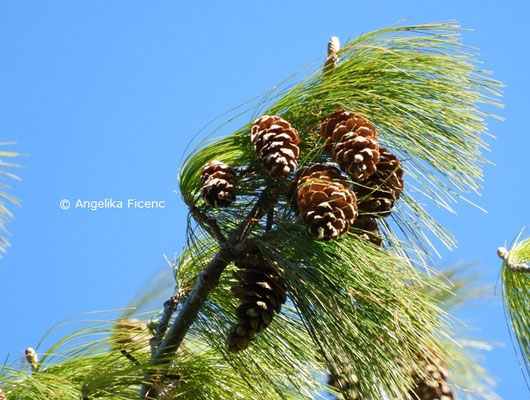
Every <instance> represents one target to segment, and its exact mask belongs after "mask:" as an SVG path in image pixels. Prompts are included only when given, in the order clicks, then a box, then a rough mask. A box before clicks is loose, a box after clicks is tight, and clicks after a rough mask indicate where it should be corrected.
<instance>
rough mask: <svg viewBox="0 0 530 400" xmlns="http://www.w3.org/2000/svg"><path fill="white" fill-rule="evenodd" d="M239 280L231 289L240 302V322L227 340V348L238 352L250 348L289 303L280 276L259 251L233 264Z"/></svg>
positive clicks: (255, 250) (252, 252)
mask: <svg viewBox="0 0 530 400" xmlns="http://www.w3.org/2000/svg"><path fill="white" fill-rule="evenodd" d="M234 263H235V265H236V267H237V268H238V270H237V271H235V272H234V278H235V279H236V280H237V281H238V283H237V285H235V286H233V287H232V293H233V294H234V297H236V298H237V299H239V300H240V305H239V307H238V308H237V312H236V314H237V317H238V321H237V323H236V324H235V325H234V326H233V327H232V328H231V329H230V334H229V335H228V337H227V339H226V343H227V345H228V349H229V350H230V351H232V352H238V351H240V350H244V349H246V348H247V347H248V345H249V343H250V341H251V340H252V339H253V338H254V335H255V334H256V333H258V332H262V331H264V330H265V329H266V328H267V327H268V326H269V325H270V323H271V322H272V319H273V318H274V315H275V314H276V313H279V312H280V310H281V308H282V304H284V303H285V300H286V287H285V284H284V283H283V281H282V278H281V277H280V274H279V273H278V270H277V269H276V268H274V267H273V266H272V265H270V264H269V262H268V261H267V260H266V259H265V258H264V257H263V255H262V254H261V253H260V252H259V250H257V249H253V250H251V251H249V252H248V253H247V254H246V255H245V256H244V257H242V258H240V259H238V260H236V261H234Z"/></svg>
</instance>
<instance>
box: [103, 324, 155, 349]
mask: <svg viewBox="0 0 530 400" xmlns="http://www.w3.org/2000/svg"><path fill="white" fill-rule="evenodd" d="M149 339H150V335H149V331H148V329H147V325H146V324H145V323H143V322H142V321H140V320H138V319H136V318H126V319H122V320H119V321H118V322H116V325H115V326H114V332H113V334H112V336H111V338H110V344H111V347H112V349H113V350H121V349H126V350H131V351H133V350H139V349H145V348H147V347H148V346H149Z"/></svg>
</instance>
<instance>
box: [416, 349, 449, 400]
mask: <svg viewBox="0 0 530 400" xmlns="http://www.w3.org/2000/svg"><path fill="white" fill-rule="evenodd" d="M420 363H421V365H422V367H423V368H424V373H425V375H426V376H427V377H423V376H420V375H415V378H414V381H415V382H414V387H413V388H412V389H411V390H410V391H409V395H410V397H411V399H415V400H416V399H417V400H454V399H455V395H454V393H453V390H452V389H451V387H450V386H449V384H448V383H447V379H448V372H447V369H446V368H445V366H444V364H443V362H442V361H440V360H437V361H436V363H432V362H431V361H428V360H426V359H425V358H424V357H421V356H420Z"/></svg>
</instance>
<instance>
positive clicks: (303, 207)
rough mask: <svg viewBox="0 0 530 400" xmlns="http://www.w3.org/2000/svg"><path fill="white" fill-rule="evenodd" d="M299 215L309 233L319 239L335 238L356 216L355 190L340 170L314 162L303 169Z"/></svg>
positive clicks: (299, 188)
mask: <svg viewBox="0 0 530 400" xmlns="http://www.w3.org/2000/svg"><path fill="white" fill-rule="evenodd" d="M296 203H297V209H298V216H299V218H300V220H301V221H302V222H303V223H304V224H305V225H306V226H307V233H308V234H309V235H311V236H313V237H316V238H317V239H323V240H330V239H335V238H337V237H339V236H340V235H342V234H343V233H345V232H347V231H348V230H349V229H350V226H351V224H352V223H353V222H354V221H355V218H357V203H356V198H355V193H354V192H353V190H351V189H350V186H349V183H348V181H347V180H346V179H345V178H344V176H343V175H342V174H341V172H340V170H339V169H337V168H335V167H332V166H326V165H323V164H314V165H312V166H310V167H309V168H307V170H305V171H303V172H302V177H301V178H300V179H299V182H298V193H297V196H296Z"/></svg>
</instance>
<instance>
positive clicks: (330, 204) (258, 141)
mask: <svg viewBox="0 0 530 400" xmlns="http://www.w3.org/2000/svg"><path fill="white" fill-rule="evenodd" d="M318 133H319V134H320V136H321V137H322V138H323V140H324V143H323V152H324V154H325V155H327V156H329V159H330V160H329V161H330V162H329V163H326V164H322V163H314V164H310V165H304V166H303V167H301V168H298V157H299V155H300V149H299V147H298V145H299V142H300V138H299V134H298V131H297V130H296V129H295V128H294V127H293V126H292V125H291V124H290V123H289V122H287V121H285V120H284V119H282V118H280V117H278V116H269V115H264V116H262V117H260V118H258V119H257V120H256V121H254V123H253V124H252V127H251V131H250V141H251V143H252V146H253V147H254V150H255V151H256V154H257V156H258V159H259V161H260V164H261V167H262V172H263V175H266V176H268V177H269V178H271V179H275V180H280V179H284V180H287V179H289V178H290V177H291V176H294V178H293V180H292V185H291V186H292V187H296V191H293V194H294V196H293V199H292V200H293V209H294V210H295V211H296V214H297V216H298V219H299V220H300V221H301V222H302V223H303V224H304V225H305V226H306V231H307V233H308V235H310V236H311V237H314V238H316V239H320V240H331V239H335V238H337V237H339V236H341V235H343V234H345V233H347V232H351V233H352V234H355V235H357V236H359V237H360V238H362V239H364V240H367V241H370V242H372V243H374V244H375V245H377V246H381V244H382V238H381V234H380V232H379V229H378V226H377V219H378V218H381V217H386V216H388V215H390V213H391V211H392V208H393V207H394V205H395V203H396V201H397V200H398V199H399V197H400V195H401V193H402V191H403V185H404V182H403V169H402V167H401V163H400V161H399V160H398V158H397V157H396V156H395V155H394V154H392V153H391V152H390V151H389V150H388V149H386V148H383V147H380V146H379V140H378V136H377V132H376V129H375V127H374V126H373V125H372V124H371V123H370V122H369V121H368V120H366V119H365V118H363V117H361V116H359V115H356V114H355V113H353V112H351V111H345V110H342V109H337V110H335V111H334V112H333V113H332V114H331V115H329V116H328V117H327V118H326V119H325V120H324V121H323V122H322V123H321V124H320V125H319V127H318ZM237 181H238V177H237V173H236V171H235V170H234V169H233V168H232V167H230V166H228V165H226V164H224V163H222V162H220V161H211V162H209V163H207V164H206V165H205V166H204V168H203V170H202V174H201V181H200V183H201V195H202V198H203V200H204V202H205V203H206V204H208V205H209V206H211V207H227V206H229V205H231V204H232V203H233V202H234V201H235V200H236V190H237ZM352 228H353V229H352ZM234 264H235V266H236V270H235V272H234V278H235V280H236V284H235V285H234V286H233V287H232V293H233V295H234V297H235V298H237V299H238V300H239V302H240V304H239V307H238V308H237V311H236V314H237V323H236V324H234V325H233V326H232V328H231V329H230V332H229V334H228V337H227V339H226V343H227V345H228V349H229V350H230V351H233V352H237V351H240V350H244V349H246V348H247V347H248V346H249V344H250V342H251V341H252V339H254V336H255V335H256V334H257V333H259V332H262V331H263V330H265V329H266V328H267V327H268V326H269V324H270V323H271V322H272V319H273V317H274V315H275V314H277V313H279V312H280V310H281V307H282V305H283V304H284V303H285V301H286V297H287V296H286V286H285V283H284V282H283V279H282V276H281V269H280V268H279V267H278V266H277V265H276V264H273V263H271V262H270V261H269V260H267V258H266V257H265V256H264V255H263V254H262V253H261V252H260V251H259V249H258V248H257V247H256V248H252V249H250V250H249V251H248V252H247V253H245V254H244V255H243V256H240V257H239V258H238V259H237V260H235V262H234ZM422 360H423V359H420V361H421V362H422V363H423V364H425V365H424V366H425V370H426V376H427V377H428V379H425V378H422V377H420V376H417V377H415V381H416V383H415V387H414V388H413V389H412V390H411V392H410V396H411V398H414V399H419V400H435V399H438V400H451V399H453V398H454V396H453V394H452V392H451V389H450V388H449V386H448V385H447V373H446V371H445V368H443V366H441V365H442V364H440V365H433V364H431V363H429V362H427V361H426V360H424V361H425V362H423V361H422ZM423 364H422V365H423ZM335 381H337V382H335ZM339 381H340V379H330V382H329V383H330V384H331V385H334V386H335V385H336V386H337V387H340V388H341V389H342V391H346V392H348V396H352V397H353V395H352V393H356V390H355V388H354V387H353V386H355V385H353V386H351V387H350V386H349V385H348V384H347V383H345V382H342V381H340V384H339Z"/></svg>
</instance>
